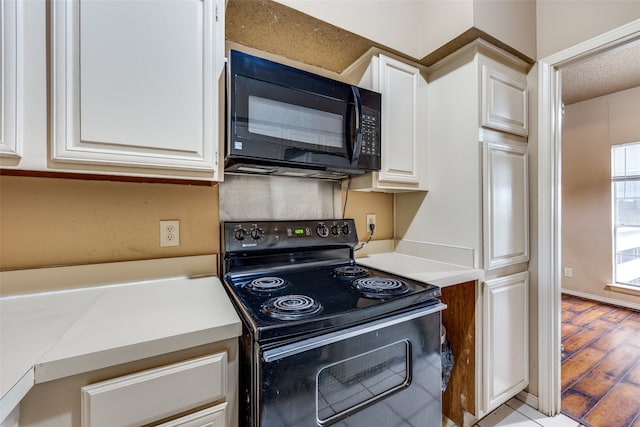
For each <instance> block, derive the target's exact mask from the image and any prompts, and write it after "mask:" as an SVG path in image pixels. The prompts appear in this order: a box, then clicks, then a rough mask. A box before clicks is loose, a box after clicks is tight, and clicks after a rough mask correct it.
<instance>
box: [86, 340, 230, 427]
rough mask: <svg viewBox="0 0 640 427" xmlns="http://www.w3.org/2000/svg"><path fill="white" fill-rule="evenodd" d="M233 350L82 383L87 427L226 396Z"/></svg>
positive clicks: (144, 419)
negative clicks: (94, 381)
mask: <svg viewBox="0 0 640 427" xmlns="http://www.w3.org/2000/svg"><path fill="white" fill-rule="evenodd" d="M226 378H227V354H226V352H224V353H219V354H214V355H210V356H205V357H200V358H197V359H192V360H188V361H185V362H180V363H175V364H172V365H167V366H162V367H159V368H154V369H149V370H146V371H142V372H137V373H134V374H130V375H125V376H122V377H118V378H114V379H111V380H106V381H102V382H99V383H95V384H90V385H88V386H85V387H82V425H83V427H112V426H115V425H117V426H139V425H142V424H147V423H150V422H153V421H156V420H160V419H163V418H167V417H171V416H173V415H175V414H178V413H181V412H185V411H188V410H190V409H193V408H195V407H198V406H203V405H206V404H208V403H212V402H215V401H216V400H222V399H224V397H225V394H226Z"/></svg>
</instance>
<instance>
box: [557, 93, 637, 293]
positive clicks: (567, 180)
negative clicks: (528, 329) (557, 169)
mask: <svg viewBox="0 0 640 427" xmlns="http://www.w3.org/2000/svg"><path fill="white" fill-rule="evenodd" d="M638 117H640V87H637V88H634V89H630V90H626V91H621V92H617V93H615V94H612V95H607V96H601V97H598V98H594V99H591V100H587V101H583V102H579V103H576V104H572V105H568V106H567V107H565V115H564V119H563V125H562V265H563V267H570V268H572V269H573V277H570V278H566V277H565V278H563V279H562V288H563V289H566V290H570V291H576V292H579V293H581V294H586V295H590V296H593V297H595V298H596V299H608V300H616V301H621V303H625V302H626V303H630V304H633V305H638V304H640V297H639V296H632V295H627V294H623V293H620V292H614V291H611V290H607V289H606V284H608V283H611V282H612V281H613V266H612V250H613V249H612V247H613V243H612V224H611V221H612V219H611V146H612V145H617V144H623V143H628V142H635V141H640V121H639V120H638ZM611 302H614V301H611Z"/></svg>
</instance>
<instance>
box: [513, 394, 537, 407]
mask: <svg viewBox="0 0 640 427" xmlns="http://www.w3.org/2000/svg"><path fill="white" fill-rule="evenodd" d="M516 399H518V400H519V401H520V402H523V403H525V404H527V405H529V406H531V407H532V408H533V409H535V410H537V409H538V407H539V404H538V396H535V395H533V394H531V393H529V392H527V391H521V392H520V393H518V394H517V395H516Z"/></svg>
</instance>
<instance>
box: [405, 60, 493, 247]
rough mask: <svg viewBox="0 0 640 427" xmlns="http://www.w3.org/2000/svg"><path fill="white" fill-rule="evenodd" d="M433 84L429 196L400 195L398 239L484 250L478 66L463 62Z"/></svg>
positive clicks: (429, 111)
mask: <svg viewBox="0 0 640 427" xmlns="http://www.w3.org/2000/svg"><path fill="white" fill-rule="evenodd" d="M441 72H443V73H446V74H444V75H442V76H441V77H438V78H435V79H433V80H431V81H430V82H429V87H428V97H427V104H428V109H427V117H426V120H427V138H426V141H427V157H426V161H424V162H423V164H422V165H421V167H425V168H426V170H427V176H428V178H427V182H428V183H429V192H428V193H427V194H426V197H425V195H424V194H423V193H406V194H397V195H396V207H395V209H396V236H395V237H396V239H403V240H407V241H412V242H422V243H429V244H436V245H445V246H453V247H457V248H469V249H476V250H479V249H480V235H481V230H482V222H481V216H480V213H481V212H480V206H481V197H482V187H481V179H480V176H481V173H480V166H481V163H480V159H481V145H480V144H479V143H478V94H479V80H478V62H477V59H476V58H475V56H474V53H473V52H469V54H468V55H464V56H463V57H461V58H458V59H457V60H456V61H454V62H453V63H452V64H450V65H449V66H448V67H445V69H443V70H442V71H441Z"/></svg>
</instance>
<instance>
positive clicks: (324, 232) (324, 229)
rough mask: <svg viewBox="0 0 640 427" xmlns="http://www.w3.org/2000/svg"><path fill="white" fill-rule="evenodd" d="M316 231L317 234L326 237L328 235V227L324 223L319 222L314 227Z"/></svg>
mask: <svg viewBox="0 0 640 427" xmlns="http://www.w3.org/2000/svg"><path fill="white" fill-rule="evenodd" d="M316 233H318V236H320V237H327V236H328V235H329V229H328V228H327V226H326V225H324V224H320V225H319V226H317V227H316Z"/></svg>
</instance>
